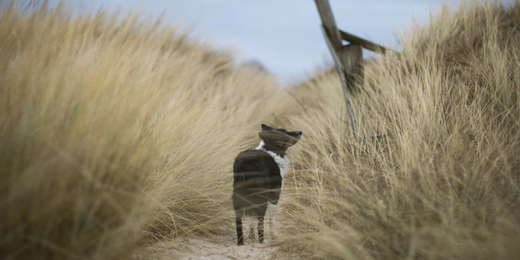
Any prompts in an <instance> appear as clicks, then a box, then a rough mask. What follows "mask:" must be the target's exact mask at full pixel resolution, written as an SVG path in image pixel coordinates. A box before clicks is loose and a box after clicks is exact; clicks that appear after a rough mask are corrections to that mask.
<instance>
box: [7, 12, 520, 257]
mask: <svg viewBox="0 0 520 260" xmlns="http://www.w3.org/2000/svg"><path fill="white" fill-rule="evenodd" d="M519 10H520V5H519V3H518V2H515V3H513V4H512V5H511V6H509V5H502V4H501V3H500V2H493V3H485V2H478V3H476V2H475V3H471V2H466V3H464V4H462V5H460V6H459V7H458V10H457V11H452V9H451V8H449V7H445V8H443V9H442V10H441V12H439V14H438V15H437V16H435V17H432V18H431V20H430V22H429V24H428V25H416V26H414V27H412V28H411V29H410V30H409V31H407V32H405V33H403V34H402V36H401V39H400V40H401V42H402V44H403V47H404V51H403V53H402V54H400V55H393V54H389V55H387V56H386V57H385V58H384V59H382V60H379V61H374V62H372V63H371V64H367V65H366V67H365V70H366V77H365V84H363V86H361V89H362V91H361V92H360V93H358V94H356V95H355V96H353V100H352V102H353V106H354V107H355V109H356V111H355V112H356V115H357V118H358V122H359V123H360V132H361V133H362V134H363V135H372V134H376V133H384V134H386V137H385V138H384V139H376V140H374V139H371V138H368V139H357V138H354V136H353V135H352V133H351V132H350V125H349V121H348V117H347V115H346V111H345V108H344V101H343V100H342V96H343V95H342V94H341V89H340V83H339V79H338V77H337V75H336V74H335V73H319V74H318V73H317V74H316V76H315V78H314V79H313V80H310V81H308V82H306V83H303V84H301V85H300V86H298V87H296V88H295V89H294V90H291V92H292V93H291V95H288V94H287V91H288V90H283V89H280V88H279V86H278V85H277V84H276V83H274V80H273V79H272V78H271V77H270V76H269V75H268V74H266V73H264V72H259V71H258V70H250V69H247V68H245V67H241V66H236V65H235V63H234V59H233V57H232V53H230V52H229V51H225V50H215V49H212V48H211V47H210V44H209V43H200V42H197V39H196V38H193V37H188V36H187V34H186V33H185V32H180V31H179V30H178V29H176V28H175V27H171V26H168V25H164V24H163V23H161V22H157V23H146V22H141V21H140V20H139V18H138V16H133V15H129V16H126V17H124V18H121V17H117V16H116V15H113V14H107V13H103V12H100V13H97V14H95V15H74V16H72V15H69V12H68V10H67V9H65V8H63V7H58V8H55V9H52V10H51V9H49V8H48V7H46V6H45V5H43V6H41V8H37V9H36V10H33V11H25V10H24V9H23V8H22V7H20V6H16V5H11V7H9V8H7V7H6V8H3V9H2V10H0V59H1V62H0V66H1V68H0V177H1V178H2V181H1V182H0V198H1V201H0V212H2V214H1V217H0V234H2V236H1V237H0V257H1V258H3V259H128V258H131V257H132V254H133V253H135V251H133V249H134V248H136V244H138V243H146V242H147V241H155V240H157V239H159V240H160V239H165V238H170V237H178V236H183V235H190V234H210V233H214V232H222V229H221V227H222V225H224V227H229V228H231V227H232V222H231V221H228V220H229V219H232V218H233V213H232V207H231V202H230V197H231V182H232V178H231V176H232V174H231V172H232V162H233V159H234V157H235V156H236V154H237V153H238V152H239V151H241V150H243V149H245V148H247V147H251V146H252V145H254V144H253V143H256V142H257V140H258V138H257V135H256V133H257V132H258V128H259V125H260V124H261V123H267V124H273V125H276V126H280V127H285V128H287V129H289V130H302V131H303V133H304V135H303V138H302V140H301V141H300V142H299V143H298V144H297V145H296V146H295V147H294V148H291V149H292V151H290V153H291V155H292V157H293V158H292V161H293V170H292V171H291V172H290V173H289V174H288V175H287V176H286V179H285V184H284V189H285V190H284V192H283V195H282V202H281V204H282V205H281V207H280V208H279V209H280V210H281V212H279V215H280V216H281V217H282V221H281V223H280V225H279V226H280V229H281V232H280V233H281V235H282V236H281V237H280V239H279V240H278V242H277V243H278V244H279V245H281V250H282V251H284V252H287V255H281V254H277V256H278V257H282V256H287V257H292V258H312V259H489V258H493V259H516V258H518V256H519V255H520V250H519V247H518V244H520V228H519V217H520V212H519V209H520V208H519V207H518V205H519V203H520V188H519V187H520V183H519V174H520V161H519V160H520V159H519V158H520V157H519V156H518V155H519V154H520V139H519V138H520V136H519V135H520V131H519V130H520V129H519V120H520V110H519V109H520V108H519V100H518V97H519V94H520V93H519V91H520V87H519V85H518V84H519V83H518V82H520V75H519V70H518V68H519V64H520V55H519V54H518V53H519V51H520V50H519V47H518V46H519V45H518V43H519V42H520V38H519V37H520V33H519V32H518V28H520V22H519V21H520V11H519ZM337 15H341V14H337ZM230 230H232V229H230ZM230 232H231V231H230ZM233 234H234V233H230V234H229V235H233Z"/></svg>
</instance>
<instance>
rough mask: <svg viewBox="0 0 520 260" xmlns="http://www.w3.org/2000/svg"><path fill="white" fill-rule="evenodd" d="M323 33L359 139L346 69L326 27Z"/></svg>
mask: <svg viewBox="0 0 520 260" xmlns="http://www.w3.org/2000/svg"><path fill="white" fill-rule="evenodd" d="M321 31H322V33H323V37H324V38H325V41H326V42H327V46H328V47H329V50H330V53H331V54H332V58H333V59H334V63H336V69H337V70H338V74H339V78H340V80H341V87H342V88H343V95H344V96H345V103H346V105H347V112H348V116H349V118H350V125H351V127H352V133H353V134H354V137H358V135H359V134H358V126H357V121H356V115H355V114H354V109H352V105H351V104H350V97H349V96H350V95H349V90H348V83H347V77H346V73H345V67H344V66H343V63H342V61H341V60H340V57H339V56H338V53H337V52H336V49H335V48H334V45H333V44H332V40H331V39H330V38H329V36H328V34H327V31H326V30H325V26H323V25H322V26H321Z"/></svg>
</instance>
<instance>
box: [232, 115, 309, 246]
mask: <svg viewBox="0 0 520 260" xmlns="http://www.w3.org/2000/svg"><path fill="white" fill-rule="evenodd" d="M258 135H259V136H260V138H261V139H262V141H261V142H260V145H258V147H256V148H254V149H250V150H246V151H243V152H241V153H239V154H238V156H237V157H236V159H235V163H234V165H233V176H234V181H233V196H232V200H233V207H234V208H235V216H236V228H237V238H238V244H239V245H244V236H243V231H242V217H243V216H247V217H248V218H249V228H250V232H249V234H250V235H253V236H254V234H255V232H254V230H255V229H257V228H258V239H259V242H260V243H263V242H264V216H265V214H266V211H267V213H268V215H269V220H270V222H269V224H270V225H269V226H270V230H271V238H274V237H275V235H274V228H275V225H276V205H277V203H278V200H279V199H280V193H281V191H282V181H283V175H284V174H285V173H286V172H287V171H288V170H289V157H288V156H287V155H286V151H287V148H289V147H291V146H293V145H295V144H296V143H297V142H298V141H299V140H300V139H301V137H302V132H301V131H294V132H287V130H285V129H274V128H272V127H269V126H267V125H264V124H262V132H260V133H258Z"/></svg>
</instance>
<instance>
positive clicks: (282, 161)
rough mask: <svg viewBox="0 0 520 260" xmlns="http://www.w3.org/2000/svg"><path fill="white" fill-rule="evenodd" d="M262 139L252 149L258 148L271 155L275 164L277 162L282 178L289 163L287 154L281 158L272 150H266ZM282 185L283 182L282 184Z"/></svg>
mask: <svg viewBox="0 0 520 260" xmlns="http://www.w3.org/2000/svg"><path fill="white" fill-rule="evenodd" d="M264 145H265V143H264V141H263V140H262V141H261V142H260V144H259V145H258V147H256V148H255V149H254V150H260V151H264V152H267V153H268V154H269V155H271V157H273V159H274V161H275V162H276V164H278V167H280V176H282V179H283V176H284V174H285V173H286V172H287V171H288V170H289V164H290V161H289V156H287V155H285V156H284V157H283V158H282V157H281V156H280V155H278V154H276V153H274V152H271V151H268V150H266V149H265V148H264ZM282 186H283V184H282Z"/></svg>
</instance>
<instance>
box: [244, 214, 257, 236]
mask: <svg viewBox="0 0 520 260" xmlns="http://www.w3.org/2000/svg"><path fill="white" fill-rule="evenodd" d="M247 219H248V220H249V232H248V233H247V235H246V239H248V238H251V239H252V240H253V241H255V240H256V236H255V234H256V231H257V230H258V217H254V216H248V217H247Z"/></svg>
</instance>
